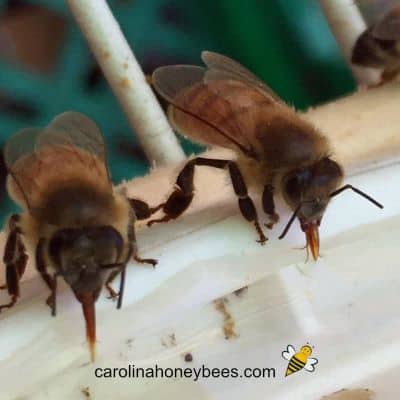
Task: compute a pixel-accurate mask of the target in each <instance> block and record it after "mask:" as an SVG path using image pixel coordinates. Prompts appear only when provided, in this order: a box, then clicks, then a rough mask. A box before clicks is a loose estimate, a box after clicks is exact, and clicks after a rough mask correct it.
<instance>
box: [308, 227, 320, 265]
mask: <svg viewBox="0 0 400 400" xmlns="http://www.w3.org/2000/svg"><path fill="white" fill-rule="evenodd" d="M304 232H305V234H306V239H307V246H308V248H309V249H310V251H311V254H312V256H313V259H314V261H317V260H318V257H319V231H318V225H317V224H310V225H309V226H307V228H306V229H305V230H304Z"/></svg>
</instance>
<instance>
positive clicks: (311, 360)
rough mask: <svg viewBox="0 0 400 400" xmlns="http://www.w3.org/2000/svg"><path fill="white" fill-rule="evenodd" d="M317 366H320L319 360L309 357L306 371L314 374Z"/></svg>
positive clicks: (305, 367)
mask: <svg viewBox="0 0 400 400" xmlns="http://www.w3.org/2000/svg"><path fill="white" fill-rule="evenodd" d="M317 364H318V360H317V359H316V358H312V357H309V358H308V360H307V363H306V365H305V366H304V369H305V370H306V371H308V372H314V371H315V366H316V365H317Z"/></svg>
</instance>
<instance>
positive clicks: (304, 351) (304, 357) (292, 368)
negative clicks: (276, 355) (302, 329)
mask: <svg viewBox="0 0 400 400" xmlns="http://www.w3.org/2000/svg"><path fill="white" fill-rule="evenodd" d="M311 353H312V347H311V346H310V345H308V344H306V345H304V346H302V347H301V348H300V351H298V352H296V350H295V349H294V347H293V346H292V345H289V346H287V348H286V350H285V351H283V352H282V357H283V358H284V359H285V360H287V361H289V364H288V366H287V368H286V372H285V376H289V375H291V374H294V373H296V372H299V371H301V370H302V369H305V370H306V371H308V372H314V371H315V365H316V364H317V363H318V360H317V359H316V358H312V357H310V355H311Z"/></svg>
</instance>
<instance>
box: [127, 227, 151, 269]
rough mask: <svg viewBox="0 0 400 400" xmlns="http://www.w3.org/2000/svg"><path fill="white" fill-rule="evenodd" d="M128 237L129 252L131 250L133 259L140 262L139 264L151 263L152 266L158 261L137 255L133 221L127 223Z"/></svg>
mask: <svg viewBox="0 0 400 400" xmlns="http://www.w3.org/2000/svg"><path fill="white" fill-rule="evenodd" d="M128 239H129V242H130V244H131V252H132V255H133V259H134V260H135V261H137V262H138V263H141V264H151V265H152V266H153V267H155V266H156V265H157V263H158V261H157V260H154V259H153V258H141V257H140V256H139V255H138V253H137V244H136V235H135V228H134V227H133V223H131V224H130V225H129V228H128ZM129 258H130V257H129ZM128 261H129V259H128ZM128 261H127V262H128Z"/></svg>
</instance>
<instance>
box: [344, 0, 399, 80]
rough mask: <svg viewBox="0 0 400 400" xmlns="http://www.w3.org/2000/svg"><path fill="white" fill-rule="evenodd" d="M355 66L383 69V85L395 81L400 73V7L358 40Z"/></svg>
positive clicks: (390, 11)
mask: <svg viewBox="0 0 400 400" xmlns="http://www.w3.org/2000/svg"><path fill="white" fill-rule="evenodd" d="M351 61H352V63H353V64H356V65H360V66H363V67H372V68H378V69H382V70H383V71H382V74H381V83H385V82H388V81H391V80H393V79H394V78H396V77H397V75H398V74H399V72H400V6H399V5H397V6H395V7H393V8H391V9H390V10H389V11H388V12H387V13H386V14H384V16H383V17H382V18H381V19H379V21H378V22H377V23H376V24H374V25H372V26H371V27H369V28H368V29H366V30H365V31H364V32H363V33H362V34H361V35H360V36H359V38H358V39H357V41H356V43H355V45H354V48H353V53H352V58H351Z"/></svg>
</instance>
